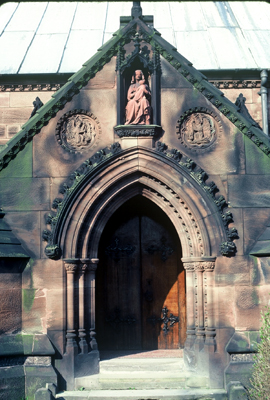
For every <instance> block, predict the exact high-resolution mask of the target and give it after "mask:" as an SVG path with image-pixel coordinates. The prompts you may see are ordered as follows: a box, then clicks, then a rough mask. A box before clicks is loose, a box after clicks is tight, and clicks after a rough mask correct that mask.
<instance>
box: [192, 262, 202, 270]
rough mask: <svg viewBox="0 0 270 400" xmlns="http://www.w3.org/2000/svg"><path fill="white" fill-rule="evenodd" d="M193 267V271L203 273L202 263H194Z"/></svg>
mask: <svg viewBox="0 0 270 400" xmlns="http://www.w3.org/2000/svg"><path fill="white" fill-rule="evenodd" d="M194 267H195V271H200V272H203V271H204V262H202V261H200V262H195V263H194Z"/></svg>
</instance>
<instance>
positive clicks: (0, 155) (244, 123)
mask: <svg viewBox="0 0 270 400" xmlns="http://www.w3.org/2000/svg"><path fill="white" fill-rule="evenodd" d="M143 18H144V17H142V18H134V19H133V20H131V21H130V22H128V23H127V25H125V26H124V27H122V28H120V29H119V30H118V31H116V32H115V33H114V34H113V36H112V38H111V39H110V40H109V41H108V42H106V43H105V44H104V45H103V46H102V47H100V48H99V49H98V51H97V53H96V54H95V55H94V56H93V57H91V58H90V59H89V60H88V61H87V62H86V63H85V64H84V65H83V66H82V68H81V69H80V70H79V71H78V72H76V73H75V74H74V75H72V76H71V77H70V78H69V80H68V82H67V83H66V84H65V85H64V86H63V87H62V88H61V89H59V90H58V91H57V92H56V93H55V94H53V96H52V98H51V99H50V100H49V101H48V102H47V103H46V104H45V105H44V106H43V107H41V108H40V109H39V110H38V111H37V113H36V114H35V115H34V116H33V117H32V118H30V119H29V120H28V121H27V122H26V123H25V124H24V125H23V126H22V129H21V131H20V132H18V134H17V135H15V136H14V137H13V138H12V139H11V140H10V141H9V142H8V143H7V145H5V146H4V147H3V148H2V149H1V151H0V170H1V169H3V168H4V167H6V166H7V165H8V163H9V162H10V160H12V159H13V158H14V157H16V154H17V153H18V152H19V151H20V150H21V149H22V148H23V147H24V146H25V145H26V144H27V143H28V142H29V141H31V140H32V138H33V137H34V136H35V135H36V134H37V133H39V132H40V130H41V128H42V127H43V126H45V125H47V124H48V122H49V121H50V119H51V118H53V117H55V116H56V114H57V112H58V111H59V110H61V109H63V108H64V107H65V105H66V103H67V102H69V101H71V100H72V98H73V96H74V95H75V94H78V93H79V91H80V90H81V88H82V87H84V86H85V85H86V84H87V83H88V82H89V80H90V79H92V78H94V76H95V75H96V73H97V72H98V71H100V70H101V69H102V68H103V67H104V65H105V64H107V63H108V62H109V61H110V60H111V58H112V57H113V56H115V55H117V53H118V51H119V50H120V49H121V48H122V47H123V46H124V45H125V44H127V43H129V42H130V41H131V40H134V38H135V34H136V33H137V32H138V33H139V34H140V37H141V38H142V39H143V40H144V41H146V42H147V43H149V44H150V45H151V46H153V48H154V49H155V51H157V52H159V53H160V54H161V55H162V56H163V57H164V58H165V59H166V60H167V61H168V62H169V63H170V64H171V65H172V66H173V67H174V68H175V69H176V70H177V71H178V73H180V74H181V75H182V76H183V77H184V78H185V79H186V80H187V81H188V82H190V83H191V84H192V85H193V86H194V87H195V88H196V89H197V90H198V91H200V92H201V93H202V94H203V95H204V96H205V97H206V98H207V99H208V100H209V101H210V102H211V103H212V104H213V105H214V106H215V107H216V108H218V110H219V111H220V112H221V113H222V114H224V115H225V116H226V117H227V118H228V119H229V120H230V121H231V122H232V123H233V124H234V125H235V126H236V127H237V128H238V129H239V130H240V131H241V132H242V133H243V134H244V135H246V136H248V137H249V138H250V140H252V142H253V143H254V144H255V145H256V146H257V147H259V148H260V149H261V150H262V151H263V152H264V153H265V154H266V155H267V156H268V157H269V158H270V147H269V140H268V137H266V135H265V134H264V133H263V132H262V131H261V130H260V129H259V128H258V127H255V126H253V125H252V122H251V121H250V120H249V119H247V118H245V116H243V115H242V114H241V113H239V112H238V111H237V107H236V106H235V104H233V103H232V102H231V101H230V100H228V99H227V98H226V97H224V94H223V93H222V92H221V91H220V90H219V89H217V88H216V87H215V86H213V85H212V84H211V83H209V82H208V81H207V78H206V77H205V76H204V75H203V74H201V73H200V72H199V71H197V70H196V69H195V68H194V67H193V66H192V64H191V63H190V62H189V61H188V60H187V59H186V58H185V57H183V56H182V55H181V54H179V53H178V52H177V49H176V48H175V47H173V46H172V45H171V44H170V43H168V42H167V41H166V40H165V39H163V38H162V37H161V35H160V33H159V32H158V31H157V30H155V29H154V28H152V27H150V26H148V25H147V24H146V23H145V22H144V20H143Z"/></svg>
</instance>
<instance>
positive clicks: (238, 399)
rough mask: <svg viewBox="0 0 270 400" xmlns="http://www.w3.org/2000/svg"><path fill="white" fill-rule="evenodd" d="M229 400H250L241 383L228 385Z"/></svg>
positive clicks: (236, 382)
mask: <svg viewBox="0 0 270 400" xmlns="http://www.w3.org/2000/svg"><path fill="white" fill-rule="evenodd" d="M227 391H228V395H229V397H228V400H248V395H247V391H246V390H245V388H244V387H243V385H242V384H241V383H240V382H239V381H231V382H230V383H229V384H228V385H227Z"/></svg>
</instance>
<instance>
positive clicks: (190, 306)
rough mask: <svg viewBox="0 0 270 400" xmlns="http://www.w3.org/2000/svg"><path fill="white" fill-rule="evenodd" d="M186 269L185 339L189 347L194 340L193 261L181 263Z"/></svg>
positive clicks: (186, 345)
mask: <svg viewBox="0 0 270 400" xmlns="http://www.w3.org/2000/svg"><path fill="white" fill-rule="evenodd" d="M183 265H184V268H185V270H186V291H187V292H186V304H187V339H186V342H185V347H186V348H191V347H192V345H193V344H194V341H195V328H196V326H195V304H194V263H192V262H185V263H183Z"/></svg>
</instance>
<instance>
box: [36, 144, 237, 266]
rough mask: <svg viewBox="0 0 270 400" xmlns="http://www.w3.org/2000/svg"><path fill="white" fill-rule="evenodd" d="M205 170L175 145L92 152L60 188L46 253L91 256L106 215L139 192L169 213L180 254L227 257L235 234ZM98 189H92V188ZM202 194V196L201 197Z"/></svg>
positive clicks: (50, 220) (46, 233) (223, 202)
mask: <svg viewBox="0 0 270 400" xmlns="http://www.w3.org/2000/svg"><path fill="white" fill-rule="evenodd" d="M207 179H208V176H207V174H206V172H205V171H204V170H203V169H202V168H200V167H199V166H198V165H196V164H195V162H194V161H193V160H191V159H190V158H187V157H186V156H184V155H183V154H181V153H180V152H179V151H178V150H176V149H168V148H167V146H166V145H165V144H164V143H162V142H157V145H156V149H145V148H133V149H127V150H121V147H120V145H119V143H114V144H113V145H112V146H111V147H110V148H105V149H103V150H100V151H98V152H97V153H96V154H95V155H94V156H92V157H91V158H89V159H87V160H86V161H84V163H83V164H82V165H81V166H80V167H79V168H78V169H77V170H76V171H74V172H73V174H72V175H71V176H70V178H69V181H68V182H66V183H64V184H63V185H62V186H61V188H60V193H61V194H62V197H61V198H60V197H59V198H56V199H55V200H54V202H53V204H52V208H54V209H55V210H56V213H50V214H49V215H47V218H46V223H47V224H48V225H50V226H51V230H49V229H46V230H44V231H43V240H45V241H47V242H48V244H47V246H46V248H45V253H46V255H47V256H48V257H49V258H51V259H58V258H60V257H61V256H63V257H65V258H66V257H68V258H70V257H76V258H78V257H82V258H85V257H91V258H97V256H98V254H97V248H98V243H99V239H100V235H101V233H102V230H103V228H104V226H105V225H106V223H107V221H108V219H109V217H110V216H111V215H112V213H113V212H114V211H115V210H117V209H118V208H119V207H120V206H121V205H122V204H123V203H124V202H125V201H127V200H128V199H130V198H131V197H133V196H135V195H137V194H141V195H142V196H145V197H147V198H149V199H150V200H151V201H153V202H154V203H156V204H157V205H158V206H159V207H160V208H161V209H162V210H163V211H164V212H165V213H166V214H167V215H168V217H169V218H170V220H171V221H172V223H173V224H174V226H175V228H176V231H177V232H178V235H179V237H180V240H181V243H182V247H183V256H184V258H185V259H186V258H190V257H192V258H193V257H209V256H218V255H219V254H220V253H221V254H222V255H223V256H233V255H234V254H235V252H236V245H235V243H234V242H233V240H234V239H236V238H238V234H237V230H236V228H234V227H232V228H229V224H231V223H232V222H233V217H232V214H231V212H230V211H226V207H227V203H226V200H225V198H224V197H223V196H222V195H219V194H217V192H218V188H217V186H216V185H215V183H214V182H209V183H208V181H207ZM97 189H98V190H97ZM202 199H203V201H202Z"/></svg>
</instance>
